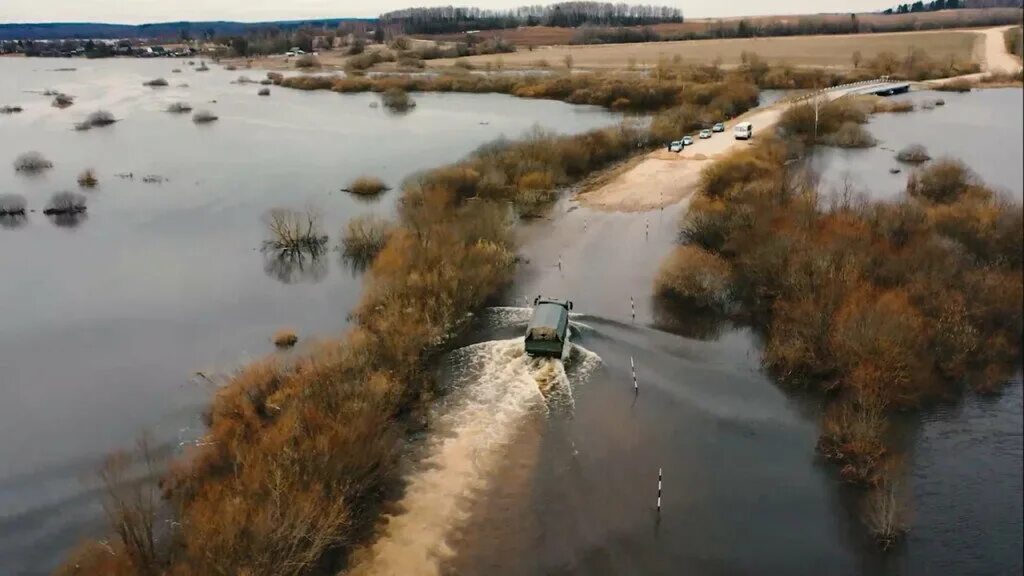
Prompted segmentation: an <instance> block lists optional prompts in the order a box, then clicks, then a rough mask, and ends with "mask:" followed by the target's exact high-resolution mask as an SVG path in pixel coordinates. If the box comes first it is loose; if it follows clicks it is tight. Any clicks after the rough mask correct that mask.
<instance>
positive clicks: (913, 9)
mask: <svg viewBox="0 0 1024 576" xmlns="http://www.w3.org/2000/svg"><path fill="white" fill-rule="evenodd" d="M1022 4H1024V3H1022V2H1021V0H932V1H931V2H923V1H922V0H917V2H913V3H904V4H900V5H898V6H896V7H894V8H888V9H886V10H884V11H883V13H884V14H913V13H917V12H936V11H938V10H960V9H963V8H1020V7H1021V6H1022Z"/></svg>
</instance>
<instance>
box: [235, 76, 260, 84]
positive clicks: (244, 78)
mask: <svg viewBox="0 0 1024 576" xmlns="http://www.w3.org/2000/svg"><path fill="white" fill-rule="evenodd" d="M254 83H255V80H253V79H252V78H249V77H248V76H239V77H238V79H236V80H235V84H254Z"/></svg>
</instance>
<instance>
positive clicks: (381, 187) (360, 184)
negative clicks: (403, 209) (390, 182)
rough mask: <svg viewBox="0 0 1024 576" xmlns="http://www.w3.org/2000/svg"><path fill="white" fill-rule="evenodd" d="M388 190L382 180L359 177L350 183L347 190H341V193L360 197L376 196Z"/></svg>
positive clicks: (371, 177)
mask: <svg viewBox="0 0 1024 576" xmlns="http://www.w3.org/2000/svg"><path fill="white" fill-rule="evenodd" d="M386 190H388V186H387V184H385V183H384V181H383V180H381V179H380V178H377V177H374V176H360V177H359V178H356V179H355V180H353V181H352V183H351V184H349V185H348V188H343V191H345V192H349V193H351V194H359V195H360V196H376V195H377V194H380V193H381V192H384V191H386Z"/></svg>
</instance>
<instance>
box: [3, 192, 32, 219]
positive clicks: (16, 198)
mask: <svg viewBox="0 0 1024 576" xmlns="http://www.w3.org/2000/svg"><path fill="white" fill-rule="evenodd" d="M26 205H27V204H26V202H25V197H24V196H22V195H21V194H0V216H19V215H22V214H24V213H25V206H26Z"/></svg>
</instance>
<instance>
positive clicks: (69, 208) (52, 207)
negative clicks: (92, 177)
mask: <svg viewBox="0 0 1024 576" xmlns="http://www.w3.org/2000/svg"><path fill="white" fill-rule="evenodd" d="M85 203H86V198H85V196H83V195H82V194H77V193H75V192H57V193H55V194H54V195H53V196H51V197H50V202H49V203H48V204H47V205H46V209H45V210H43V214H46V215H47V216H50V215H60V214H80V213H82V212H85Z"/></svg>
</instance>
